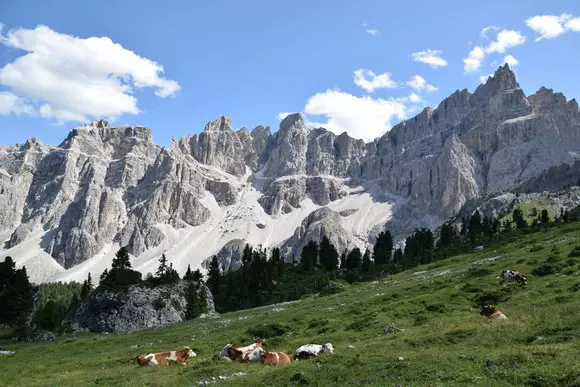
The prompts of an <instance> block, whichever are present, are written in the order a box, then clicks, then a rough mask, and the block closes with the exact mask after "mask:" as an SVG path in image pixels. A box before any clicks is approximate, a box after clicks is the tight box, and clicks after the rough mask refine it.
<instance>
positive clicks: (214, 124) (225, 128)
mask: <svg viewBox="0 0 580 387" xmlns="http://www.w3.org/2000/svg"><path fill="white" fill-rule="evenodd" d="M203 131H204V132H216V131H217V132H231V131H232V122H231V121H230V118H229V117H228V116H221V117H220V118H218V119H217V120H213V121H210V122H208V123H207V124H206V125H205V128H204V129H203Z"/></svg>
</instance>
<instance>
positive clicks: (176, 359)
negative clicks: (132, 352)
mask: <svg viewBox="0 0 580 387" xmlns="http://www.w3.org/2000/svg"><path fill="white" fill-rule="evenodd" d="M195 356H197V355H196V354H195V352H193V351H192V350H191V348H189V347H184V348H183V349H182V350H181V351H169V352H154V353H150V354H148V355H139V356H137V357H136V358H135V360H136V361H137V364H139V366H140V367H144V366H157V365H161V364H169V363H176V364H182V365H186V363H185V362H186V361H187V360H188V359H190V358H192V357H195Z"/></svg>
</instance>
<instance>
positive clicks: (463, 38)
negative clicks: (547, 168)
mask: <svg viewBox="0 0 580 387" xmlns="http://www.w3.org/2000/svg"><path fill="white" fill-rule="evenodd" d="M0 27H1V28H0V144H4V145H7V144H15V143H23V142H25V141H26V139H27V138H29V137H33V136H34V137H38V138H40V139H41V140H42V141H43V142H45V143H49V144H55V145H57V144H59V143H60V142H61V141H62V140H63V139H64V138H65V137H66V135H67V133H68V132H69V131H70V130H71V129H72V128H74V127H77V126H80V125H83V124H87V123H89V122H91V121H94V120H97V119H101V118H104V119H106V120H108V121H109V122H110V123H111V124H112V125H144V126H147V127H150V128H152V129H153V137H154V141H155V142H156V143H158V144H161V145H168V144H169V143H170V142H171V139H172V138H179V137H181V136H182V135H188V134H193V133H198V132H200V131H201V130H203V128H204V126H205V124H206V123H207V122H208V121H211V120H214V119H217V118H219V117H220V116H222V115H227V116H229V117H230V118H231V121H232V125H233V127H234V128H235V129H239V128H241V127H247V128H249V129H252V128H254V127H255V126H257V125H266V126H270V127H271V128H272V130H273V131H275V130H277V128H278V125H279V123H280V119H281V118H283V117H284V116H285V115H286V114H288V113H290V112H302V113H303V114H304V116H305V121H306V123H307V125H309V126H311V127H318V126H323V127H326V128H328V129H330V130H332V131H333V132H335V133H337V134H340V133H342V132H344V131H347V132H348V133H349V134H350V135H351V136H353V137H356V138H362V139H364V140H367V141H370V140H372V139H374V138H376V137H379V136H381V135H382V134H384V133H385V132H387V131H388V130H389V129H390V128H391V127H392V126H393V125H395V124H396V123H397V122H400V121H401V120H404V119H408V118H411V117H413V116H414V115H416V114H417V113H419V112H420V111H421V110H422V109H423V108H424V107H425V106H431V107H433V108H435V107H436V106H437V105H438V104H439V103H440V102H441V100H442V99H444V98H445V97H447V96H448V95H449V94H451V93H453V92H454V91H455V90H457V89H464V88H467V89H468V90H470V91H472V92H473V91H474V90H475V88H476V87H477V86H478V85H479V84H480V83H481V82H484V81H485V79H486V78H487V76H488V75H489V74H492V73H493V72H494V71H495V70H496V69H497V68H498V67H499V66H500V65H502V64H503V63H506V62H507V63H508V64H509V65H510V68H512V69H513V70H514V71H515V73H516V76H517V78H518V81H519V83H520V86H521V87H522V88H523V90H524V92H525V93H526V94H528V95H529V94H533V93H534V92H535V91H537V90H538V89H539V88H540V87H541V86H546V87H550V88H553V89H554V90H555V91H558V92H562V93H564V95H566V97H567V98H568V99H572V98H578V97H580V77H578V75H577V74H578V68H579V65H580V2H577V1H557V0H552V1H549V2H547V1H523V0H522V1H486V2H471V4H469V5H468V4H467V2H465V1H445V2H434V1H429V2H428V1H415V0H407V1H404V2H397V3H395V2H390V1H389V2H387V1H379V0H376V1H371V0H358V1H346V0H334V1H331V0H294V1H291V2H278V1H271V0H259V1H257V0H245V1H235V0H230V1H223V0H212V1H203V0H197V1H169V2H158V1H142V0H140V1H134V0H124V1H110V0H98V1H97V0H86V1H78V0H77V1H69V0H52V1H50V2H40V1H30V0H0Z"/></svg>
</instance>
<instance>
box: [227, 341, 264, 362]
mask: <svg viewBox="0 0 580 387" xmlns="http://www.w3.org/2000/svg"><path fill="white" fill-rule="evenodd" d="M262 344H263V343H262V341H260V340H258V341H256V342H255V343H254V344H250V345H247V346H245V347H239V348H236V347H234V346H233V345H232V344H228V345H226V346H225V347H223V348H222V350H221V351H220V355H221V356H223V357H226V358H228V359H230V360H233V361H237V362H239V363H247V362H248V361H255V362H257V361H260V357H259V355H253V356H252V353H253V351H254V350H256V349H257V348H261V347H262Z"/></svg>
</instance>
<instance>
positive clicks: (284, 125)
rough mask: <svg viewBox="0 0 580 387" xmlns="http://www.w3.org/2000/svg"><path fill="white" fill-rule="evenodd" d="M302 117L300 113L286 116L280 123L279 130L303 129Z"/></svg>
mask: <svg viewBox="0 0 580 387" xmlns="http://www.w3.org/2000/svg"><path fill="white" fill-rule="evenodd" d="M303 127H304V117H303V116H302V113H293V114H288V115H287V116H286V117H285V118H284V119H283V120H282V122H280V130H288V129H290V128H303Z"/></svg>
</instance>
